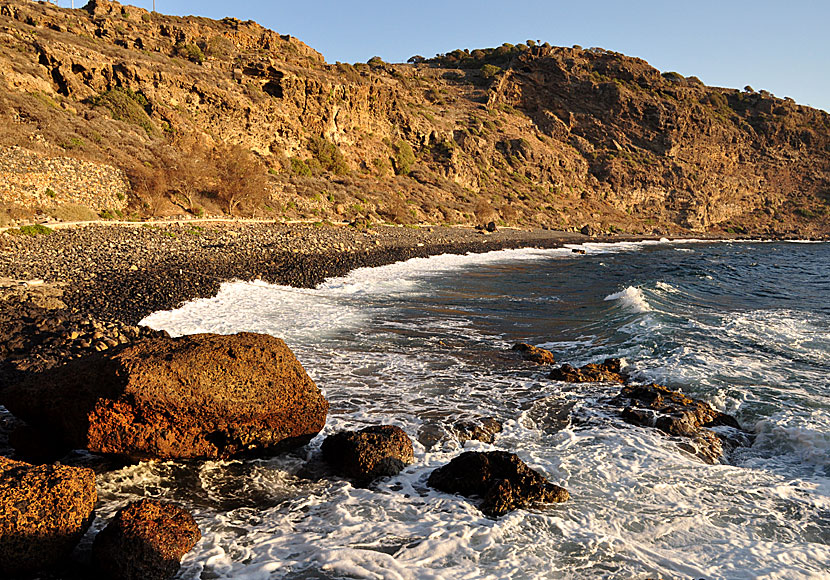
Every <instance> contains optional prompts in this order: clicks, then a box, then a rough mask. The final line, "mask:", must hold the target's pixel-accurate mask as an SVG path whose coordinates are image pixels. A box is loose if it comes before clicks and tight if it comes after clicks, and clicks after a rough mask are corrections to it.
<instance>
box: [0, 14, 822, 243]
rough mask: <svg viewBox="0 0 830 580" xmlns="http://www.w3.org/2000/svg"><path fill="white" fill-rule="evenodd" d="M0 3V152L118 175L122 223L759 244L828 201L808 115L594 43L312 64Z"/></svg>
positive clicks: (296, 50)
mask: <svg viewBox="0 0 830 580" xmlns="http://www.w3.org/2000/svg"><path fill="white" fill-rule="evenodd" d="M0 3H1V4H2V6H3V7H4V8H3V10H4V11H3V16H0V18H2V19H3V20H2V23H3V25H4V26H5V28H3V31H2V32H0V60H2V64H3V67H2V70H4V80H3V81H2V82H0V121H2V122H3V124H4V131H3V132H2V133H0V145H2V146H8V145H22V146H24V147H26V148H27V149H30V150H32V151H35V152H37V153H38V154H40V155H43V156H47V157H48V156H57V155H65V156H73V157H79V158H83V159H86V160H90V161H94V162H96V163H106V164H110V165H114V166H117V167H119V168H122V169H124V170H125V171H126V172H127V173H128V175H129V177H130V183H131V184H132V186H133V190H132V199H131V200H130V202H131V203H130V206H129V208H128V210H127V214H130V215H136V214H142V213H143V214H158V215H170V214H175V213H181V212H189V213H191V214H193V215H203V214H213V213H221V212H226V213H234V214H237V215H242V214H246V215H253V214H263V215H264V214H267V215H274V216H282V217H286V218H292V219H293V218H306V219H315V220H325V219H329V220H349V221H351V220H353V219H354V218H355V217H356V216H361V217H364V218H368V219H370V220H376V221H382V220H387V221H393V222H396V223H402V224H411V223H414V222H418V221H425V222H442V223H468V224H471V223H477V222H478V221H479V220H480V219H482V218H481V216H482V215H484V214H488V215H490V217H491V218H492V221H495V222H497V223H505V224H510V225H521V226H525V225H527V226H531V225H532V226H546V227H557V228H575V227H576V228H581V227H582V226H584V225H586V224H589V225H591V227H592V228H594V229H595V230H596V231H609V230H610V229H611V227H612V226H613V227H614V228H618V229H624V230H625V231H627V232H632V233H634V232H647V233H650V232H652V231H653V230H654V229H655V228H662V229H666V230H672V231H683V230H685V229H696V230H701V229H712V228H717V227H720V226H719V224H726V223H727V222H729V223H730V224H731V225H729V226H728V227H735V225H736V224H737V222H738V221H740V220H741V219H743V220H745V221H746V224H751V223H754V224H755V225H756V227H757V228H766V230H763V231H769V232H777V231H787V230H788V229H792V228H794V227H795V225H794V224H805V223H808V224H810V227H813V228H817V227H818V226H819V225H820V224H821V223H822V220H820V219H816V218H814V217H812V216H813V214H816V215H817V214H818V210H816V209H815V208H818V207H824V206H825V204H824V203H823V202H822V201H821V200H823V199H824V198H823V197H822V196H823V195H825V196H826V192H827V191H830V116H828V115H827V114H825V113H823V112H821V111H816V110H813V109H809V108H807V107H803V106H799V105H797V104H796V103H794V102H792V100H787V99H778V98H776V97H775V96H773V95H772V94H771V93H769V92H767V91H758V92H756V91H754V90H752V89H751V87H747V90H745V91H739V90H734V89H720V88H711V87H706V86H705V85H704V84H703V83H702V81H700V79H698V78H697V77H692V76H690V77H684V76H682V75H680V74H679V73H675V72H666V73H661V72H660V71H657V70H656V69H654V68H653V67H651V66H649V65H648V63H646V62H645V61H643V60H640V59H636V58H629V57H626V56H624V55H621V54H619V53H615V52H612V51H609V50H606V49H603V48H598V47H592V48H588V49H582V48H581V47H579V46H574V47H573V48H560V47H553V46H551V45H550V44H548V43H542V42H540V41H534V40H527V41H524V42H519V43H517V44H510V43H505V44H503V45H502V46H499V47H496V48H484V49H473V50H469V49H463V50H461V49H459V50H454V51H451V52H449V53H447V54H441V55H437V56H435V57H434V58H424V57H422V56H416V57H413V58H412V59H410V61H411V63H412V64H410V65H405V64H391V63H386V62H384V61H383V60H382V59H381V58H379V57H375V58H372V59H370V60H369V62H368V63H355V64H353V65H352V64H346V63H336V64H332V65H328V64H326V63H325V61H324V60H323V58H322V56H321V55H319V53H316V52H315V51H314V50H312V49H310V48H309V47H307V46H306V45H304V44H303V43H301V42H299V41H298V40H297V39H295V38H292V37H290V36H287V35H280V34H277V33H274V32H271V31H267V30H265V29H263V28H261V27H259V26H258V25H256V24H255V23H253V22H242V21H240V20H237V19H233V18H226V19H224V20H222V21H218V22H217V21H211V20H208V19H202V18H178V17H171V16H164V15H162V14H158V13H154V14H150V13H148V12H146V11H142V10H141V9H139V8H129V9H125V8H124V7H122V6H121V5H120V4H117V3H115V2H106V3H90V4H89V5H88V7H87V8H86V11H84V10H78V11H74V12H73V11H69V10H64V9H60V8H57V7H55V6H54V5H51V4H48V3H31V2H23V1H22V0H0ZM122 9H124V10H122ZM125 10H126V16H125ZM101 31H107V33H106V34H105V33H103V32H101ZM185 61H187V62H185ZM191 62H192V63H201V64H202V65H203V66H198V67H197V66H193V65H192V64H190V63H191ZM229 160H230V161H229ZM231 161H232V162H233V163H232V165H235V167H233V166H231ZM254 189H256V191H254ZM760 200H763V202H762V201H760ZM46 201H47V202H49V203H50V204H51V200H46ZM799 208H800V209H802V210H803V211H797V210H798V209H799ZM51 209H52V208H47V207H40V208H28V210H27V211H30V212H37V211H47V210H50V211H51ZM766 210H769V211H766ZM11 211H12V210H11V209H9V211H8V212H6V215H9V216H10V215H12V214H11ZM15 211H17V210H15ZM24 213H25V212H24ZM111 214H112V215H114V216H117V214H116V213H115V212H114V211H113V212H111ZM127 214H125V215H127ZM16 215H20V212H18V214H16ZM0 218H2V216H1V215H0ZM730 220H731V221H730ZM724 227H726V226H724Z"/></svg>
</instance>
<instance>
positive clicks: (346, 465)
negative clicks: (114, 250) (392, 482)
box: [322, 425, 414, 484]
mask: <svg viewBox="0 0 830 580" xmlns="http://www.w3.org/2000/svg"><path fill="white" fill-rule="evenodd" d="M322 452H323V459H324V460H325V461H326V462H327V463H328V464H329V465H331V467H332V468H333V469H334V470H335V471H336V472H337V473H339V474H340V475H343V476H345V477H349V478H352V479H354V480H355V481H357V482H358V483H362V484H365V483H368V482H370V481H372V480H373V479H377V478H378V477H383V476H387V475H395V474H397V473H399V472H400V471H401V470H402V469H403V468H404V467H406V466H407V465H408V464H410V463H412V460H413V457H414V455H413V450H412V440H411V439H410V438H409V436H408V435H407V434H406V433H405V432H404V430H403V429H401V428H400V427H395V426H393V425H377V426H372V427H367V428H365V429H361V430H360V431H342V432H340V433H335V434H334V435H331V436H329V437H326V440H325V441H323V446H322Z"/></svg>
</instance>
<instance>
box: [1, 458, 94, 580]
mask: <svg viewBox="0 0 830 580" xmlns="http://www.w3.org/2000/svg"><path fill="white" fill-rule="evenodd" d="M97 497H98V495H97V493H96V491H95V473H94V472H93V471H92V470H91V469H84V468H80V467H64V466H59V465H42V466H34V465H29V464H28V463H22V462H19V461H12V460H11V459H7V458H5V457H0V577H3V578H6V577H9V576H16V575H19V574H27V573H32V572H35V571H38V570H43V569H45V568H48V567H50V566H52V565H54V564H56V563H57V562H59V561H60V560H62V559H63V558H66V557H67V556H69V553H70V552H71V551H72V550H73V548H74V547H75V545H76V544H77V543H78V541H79V540H80V539H81V536H82V535H83V534H84V532H85V531H86V529H87V528H88V527H89V524H90V523H91V521H92V509H93V507H94V506H95V501H96V499H97Z"/></svg>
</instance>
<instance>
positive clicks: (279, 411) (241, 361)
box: [2, 333, 328, 459]
mask: <svg viewBox="0 0 830 580" xmlns="http://www.w3.org/2000/svg"><path fill="white" fill-rule="evenodd" d="M2 403H3V404H5V406H6V407H7V408H8V409H9V410H10V411H11V412H12V413H13V414H15V415H16V416H18V417H20V418H21V419H23V420H25V421H26V422H27V423H28V424H29V425H30V426H32V427H33V428H35V429H38V430H40V431H42V432H44V433H46V434H48V436H49V437H51V438H54V439H55V440H56V441H60V442H61V443H62V444H63V445H64V446H65V447H66V448H70V449H73V448H74V449H79V448H84V449H88V450H90V451H93V452H98V453H105V454H115V455H123V456H127V457H131V458H136V459H146V458H151V459H152V458H164V459H189V458H227V457H232V456H236V455H240V454H258V455H262V454H267V453H272V452H276V451H281V450H284V449H288V448H292V447H296V446H299V445H303V444H305V443H307V442H308V441H309V440H310V439H311V438H312V437H314V436H315V435H316V434H317V433H318V432H319V431H320V430H321V429H322V428H323V425H324V424H325V421H326V413H327V412H328V403H327V401H326V400H325V398H324V397H323V395H322V394H321V393H320V390H319V389H318V388H317V386H316V385H315V384H314V383H313V382H312V381H311V379H310V378H309V377H308V375H307V374H306V372H305V370H304V369H303V367H302V366H301V365H300V363H299V361H297V359H296V357H295V356H294V354H293V353H292V352H291V350H289V348H288V347H287V346H286V345H285V343H284V342H283V341H282V340H280V339H278V338H274V337H271V336H267V335H262V334H251V333H240V334H236V335H230V336H222V335H216V334H198V335H193V336H185V337H181V338H175V339H174V338H164V337H158V338H153V339H148V340H144V341H141V342H138V343H135V344H133V345H129V346H126V347H123V348H122V349H119V350H113V351H105V352H101V353H97V354H94V355H90V356H88V357H85V358H83V359H78V360H76V361H72V362H69V363H67V364H65V365H63V366H61V367H57V368H55V369H50V370H48V371H44V372H42V373H39V374H37V375H33V376H31V377H28V378H27V379H25V380H24V381H23V382H21V383H19V384H17V385H15V386H13V387H10V388H9V389H7V390H6V391H5V392H3V393H2Z"/></svg>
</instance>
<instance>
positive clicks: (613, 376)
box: [548, 358, 625, 383]
mask: <svg viewBox="0 0 830 580" xmlns="http://www.w3.org/2000/svg"><path fill="white" fill-rule="evenodd" d="M548 378H551V379H553V380H555V381H564V382H566V383H599V382H609V383H624V382H625V375H624V374H623V372H622V362H621V361H620V359H618V358H609V359H606V360H605V361H604V362H602V363H601V364H596V363H589V364H587V365H585V366H582V367H579V368H574V367H572V366H571V365H568V364H564V365H562V366H561V367H559V368H557V369H553V370H552V371H551V372H550V374H549V375H548Z"/></svg>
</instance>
